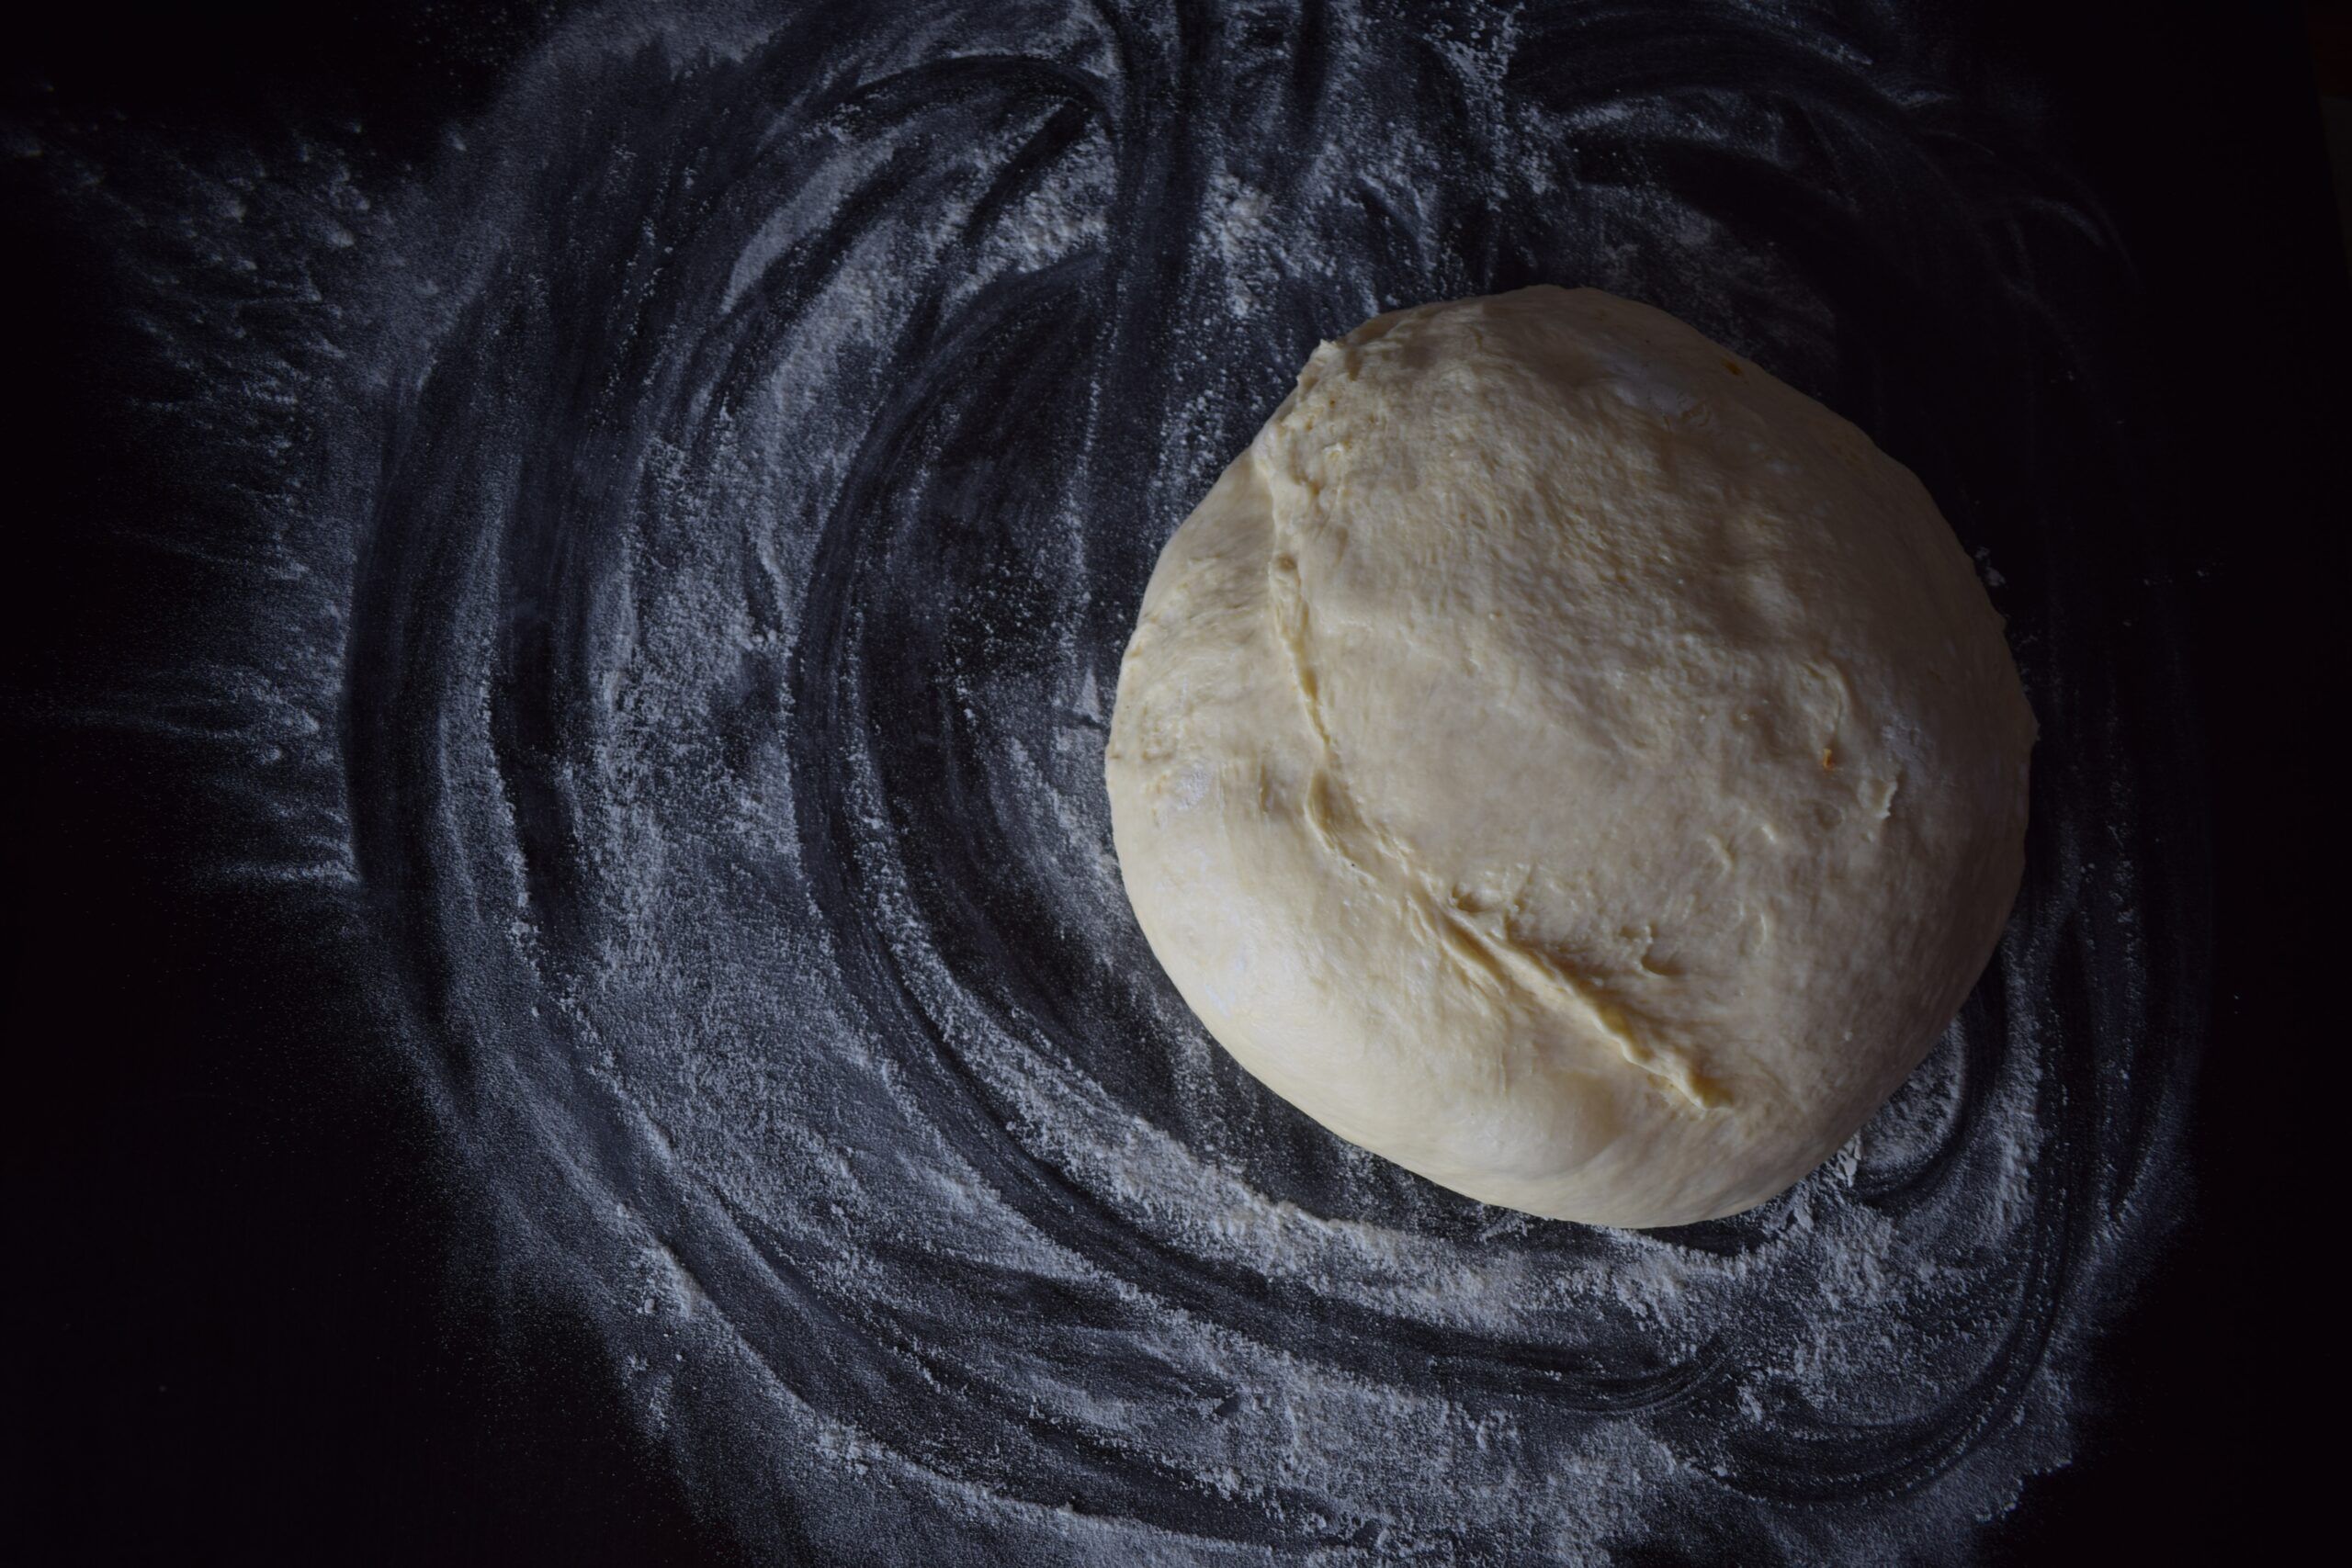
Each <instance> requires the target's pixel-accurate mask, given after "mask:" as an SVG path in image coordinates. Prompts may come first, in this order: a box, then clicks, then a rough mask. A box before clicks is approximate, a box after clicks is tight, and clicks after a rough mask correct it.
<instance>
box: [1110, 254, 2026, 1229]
mask: <svg viewBox="0 0 2352 1568" xmlns="http://www.w3.org/2000/svg"><path fill="white" fill-rule="evenodd" d="M2033 735H2034V725H2033V717H2032V715H2031V713H2030V710H2029V709H2028V707H2027V706H2026V702H2025V698H2024V695H2023V694H2022V692H2021V691H2020V690H2019V687H2018V676H2017V671H2016V669H2015V667H2014V666H2013V665H2012V664H2011V662H2010V660H2009V654H2008V649H2007V646H2006V645H2005V644H2004V642H2003V640H2002V635H2001V622H2000V618H1999V616H1997V615H1996V614H1995V613H1994V611H1993V608H1992V606H1991V604H1989V603H1988V602H1987V601H1986V599H1985V593H1984V591H1983V590H1982V589H1981V588H1980V587H1979V586H1978V585H1977V581H1976V577H1975V574H1974V573H1973V571H1972V570H1971V569H1970V565H1969V561H1968V558H1967V557H1966V556H1964V555H1963V554H1962V551H1961V548H1960V546H1959V544H1958V542H1957V541H1956V540H1955V539H1954V538H1953V537H1952V534H1951V529H1950V527H1948V526H1947V525H1946V524H1945V523H1944V521H1943V518H1942V517H1941V515H1940V514H1939V513H1938V512H1937V511H1936V507H1935V503H1934V502H1932V501H1931V500H1929V499H1928V493H1927V491H1926V490H1925V489H1924V488H1922V487H1921V485H1920V484H1919V481H1918V480H1917V479H1916V478H1914V477H1913V476H1912V474H1911V473H1910V471H1909V470H1908V469H1906V468H1904V467H1903V466H1902V465H1900V464H1898V463H1896V462H1895V461H1894V459H1892V458H1890V457H1887V456H1886V455H1885V454H1883V453H1882V452H1880V451H1879V450H1878V448H1877V447H1875V446H1872V445H1871V442H1870V440H1869V438H1868V437H1866V436H1865V435H1863V434H1862V433H1861V432H1860V431H1859V430H1857V429H1856V428H1855V427H1854V426H1853V425H1851V424H1849V423H1847V422H1846V421H1844V420H1843V419H1840V418H1838V416H1837V415H1836V414H1833V413H1831V412H1829V411H1828V410H1826V409H1825V408H1823V407H1822V406H1821V405H1819V404H1818V403H1815V402H1814V401H1813V400H1811V399H1809V398H1807V397H1805V396H1804V394H1802V393H1800V392H1797V391H1795V390H1794V389H1791V388H1789V387H1787V386H1784V385H1782V384H1781V382H1779V381H1776V380H1774V379H1773V378H1771V377H1770V376H1768V375H1766V374H1765V373H1764V372H1763V371H1761V370H1759V369H1758V368H1757V367H1756V366H1755V365H1753V364H1751V363H1749V362H1747V361H1746V360H1743V359H1741V358H1739V357H1738V356H1737V355H1733V354H1731V353H1729V352H1728V351H1726V350H1724V349H1723V348H1720V347H1718V346H1717V345H1715V344H1713V343H1710V342H1709V341H1707V340H1706V339H1705V338H1703V337H1702V336H1701V335H1700V334H1699V333H1696V332H1694V331H1692V330H1691V328H1689V327H1687V326H1685V325H1683V324H1682V323H1681V322H1679V321H1676V320H1674V319H1673V318H1672V317H1670V316H1668V315H1665V314H1663V313H1662V312H1660V311H1657V310H1651V309H1649V308H1648V307H1646V306H1643V305H1636V304H1633V303H1631V302H1629V301H1626V300H1623V299H1615V298H1613V297H1611V296H1610V295H1607V294H1603V293H1600V292H1599V291H1597V290H1594V289H1589V288H1581V289H1575V290H1567V289H1560V288H1528V289H1521V290H1520V291H1519V292H1516V293H1512V294H1502V295H1497V296H1494V297H1492V298H1488V299H1466V300H1459V301H1455V302H1453V303H1449V304H1439V305H1425V306H1422V307H1419V309H1415V310H1400V311H1396V312H1393V313H1391V314H1388V315H1385V316H1380V317H1377V318H1375V319H1374V320H1373V321H1368V322H1366V323H1365V324H1364V325H1363V326H1362V327H1359V328H1357V329H1356V330H1355V331H1354V332H1352V333H1349V334H1348V335H1347V336H1346V337H1345V338H1342V339H1341V340H1340V341H1339V342H1337V343H1327V344H1323V345H1322V346H1321V347H1319V348H1318V349H1317V350H1316V352H1315V355H1314V357H1313V358H1312V359H1310V360H1309V361H1308V362H1307V365H1306V369H1304V370H1303V371H1301V372H1300V373H1299V378H1298V385H1297V388H1296V389H1295V390H1294V391H1293V392H1292V393H1291V395H1290V397H1289V398H1288V399H1287V400H1284V402H1283V405H1282V407H1281V408H1279V409H1277V410H1276V411H1275V412H1274V415H1273V417H1272V419H1270V420H1268V421H1267V423H1266V425H1265V428H1264V429H1263V430H1261V432H1259V434H1258V436H1257V439H1256V440H1255V441H1253V442H1252V443H1251V444H1250V449H1249V451H1248V452H1246V453H1245V454H1243V456H1242V457H1240V458H1239V459H1238V460H1237V461H1236V462H1235V463H1234V464H1233V465H1232V467H1230V468H1227V469H1226V471H1225V473H1224V476H1223V477H1222V478H1220V479H1218V480H1217V482H1216V488H1215V489H1213V490H1212V491H1210V492H1209V494H1208V496H1207V498H1206V499H1205V500H1204V501H1203V502H1201V504H1200V507H1199V509H1198V510H1196V511H1195V512H1194V513H1193V515H1192V516H1191V517H1190V518H1189V519H1188V520H1187V521H1186V522H1185V524H1184V525H1183V526H1182V528H1180V529H1178V530H1177V532H1176V535H1175V536H1174V537H1173V538H1171V539H1170V541H1169V543H1168V547H1167V549H1166V551H1165V552H1164V553H1163V554H1162V555H1161V557H1160V558H1159V568H1158V570H1155V571H1154V572H1153V573H1152V578H1151V583H1150V586H1149V588H1148V590H1147V591H1146V592H1145V594H1144V601H1143V610H1142V614H1141V616H1140V618H1139V620H1138V622H1137V624H1136V632H1135V637H1134V639H1133V641H1132V642H1131V643H1130V644H1129V645H1128V648H1127V652H1126V659H1125V663H1124V664H1123V665H1122V667H1121V670H1120V675H1119V694H1118V706H1117V711H1116V714H1115V716H1114V718H1113V721H1112V726H1111V740H1110V749H1109V758H1108V775H1109V784H1110V794H1111V810H1112V822H1113V826H1114V834H1115V838H1116V842H1117V846H1118V852H1119V863H1120V866H1121V870H1122V872H1123V874H1124V875H1125V881H1126V886H1127V894H1128V897H1129V898H1130V899H1131V901H1132V902H1133V904H1134V906H1135V911H1136V919H1137V920H1138V921H1140V922H1141V924H1142V927H1143V931H1144V934H1145V935H1146V936H1147V937H1148V939H1149V940H1150V942H1151V946H1152V951H1153V952H1154V953H1157V954H1158V955H1159V961H1160V963H1161V964H1164V965H1165V966H1166V968H1167V971H1168V973H1169V975H1170V977H1171V978H1172V979H1173V980H1174V981H1175V983H1176V987H1177V988H1178V989H1179V990H1180V991H1182V993H1183V996H1184V999H1185V1000H1186V1001H1187V1002H1189V1003H1190V1004H1191V1005H1192V1008H1193V1010H1194V1011H1195V1012H1196V1013H1198V1014H1199V1015H1200V1017H1201V1019H1202V1020H1203V1021H1204V1022H1205V1023H1206V1024H1207V1025H1208V1027H1209V1029H1210V1031H1211V1032H1214V1033H1215V1034H1216V1038H1217V1040H1218V1041H1219V1042H1220V1043H1223V1044H1224V1046H1225V1047H1226V1049H1227V1050H1228V1051H1230V1052H1231V1053H1232V1054H1233V1055H1234V1056H1235V1057H1236V1058H1237V1059H1238V1061H1239V1062H1240V1063H1241V1065H1242V1066H1245V1067H1247V1068H1248V1069H1249V1070H1250V1072H1251V1073H1253V1074H1254V1075H1256V1076H1257V1077H1259V1078H1260V1079H1261V1080H1262V1081H1263V1082H1264V1083H1265V1084H1266V1085H1267V1086H1268V1087H1269V1088H1271V1089H1273V1090H1274V1092H1275V1093H1277V1094H1279V1095H1281V1096H1282V1097H1283V1099H1285V1100H1289V1101H1290V1102H1291V1103H1292V1104H1294V1105H1295V1106H1297V1107H1299V1108H1300V1109H1301V1110H1303V1111H1306V1113H1307V1114H1308V1115H1310V1116H1313V1117H1314V1118H1315V1119H1316V1120H1317V1121H1318V1122H1322V1123H1323V1124H1324V1125H1325V1126H1326V1127H1329V1129H1330V1130H1331V1131H1332V1132H1334V1133H1337V1134H1340V1136H1341V1137H1343V1138H1346V1139H1349V1140H1350V1141H1351V1142H1354V1143H1357V1144H1361V1145H1363V1146H1364V1147H1365V1148H1367V1149H1371V1150H1373V1151H1374V1152H1375V1153H1377V1154H1381V1155H1385V1156H1387V1157H1388V1158H1390V1159H1392V1160H1395V1161H1396V1162H1397V1164H1399V1165H1402V1166H1404V1167H1406V1168H1408V1169H1411V1170H1415V1171H1419V1173H1420V1174H1421V1175H1423V1176H1426V1177H1428V1178H1429V1179H1430V1180H1432V1181H1436V1182H1439V1183H1442V1185H1444V1186H1447V1187H1450V1188H1453V1189H1454V1190H1457V1191H1460V1192H1464V1193H1467V1194H1469V1195H1470V1196H1471V1197H1473V1198H1477V1199H1481V1200H1484V1201H1487V1202H1490V1203H1499V1204H1504V1205H1508V1206H1509V1207H1511V1208H1514V1209H1523V1210H1527V1211H1529V1212H1531V1213H1538V1214H1547V1215H1553V1216H1556V1217H1561V1218H1566V1219H1576V1220H1585V1221H1590V1222H1595V1223H1600V1224H1618V1225H1666V1224H1681V1223H1684V1222H1688V1221H1693V1220H1701V1219H1706V1218H1710V1217H1713V1216H1716V1215H1722V1214H1729V1213H1736V1212H1737V1211H1738V1210H1741V1209H1745V1208H1748V1207H1750V1206H1752V1205H1754V1204H1757V1203H1759V1202H1762V1201H1764V1200H1766V1199H1768V1198H1770V1197H1771V1196H1773V1195H1774V1194H1775V1193H1777V1192H1780V1191H1781V1190H1783V1189H1784V1188H1786V1187H1788V1186H1789V1185H1790V1184H1791V1183H1792V1182H1794V1181H1795V1180H1796V1179H1798V1178H1799V1177H1801V1176H1803V1175H1804V1173H1805V1172H1806V1171H1808V1170H1810V1169H1811V1168H1813V1167H1814V1166H1815V1164H1817V1163H1819V1162H1820V1161H1821V1160H1822V1159H1823V1158H1825V1157H1826V1156H1827V1155H1829V1154H1830V1153H1831V1152H1832V1151H1833V1150H1835V1149H1836V1148H1837V1147H1838V1145H1840V1144H1841V1143H1843V1142H1844V1141H1845V1140H1846V1139H1847V1138H1848V1137H1849V1136H1850V1135H1851V1134H1853V1132H1854V1131H1855V1130H1856V1129H1857V1128H1858V1127H1860V1125H1861V1123H1862V1122H1863V1121H1864V1120H1865V1119H1866V1118H1867V1117H1868V1116H1869V1115H1870V1113H1871V1111H1873V1110H1874V1109H1875V1108H1876V1107H1877V1106H1878V1105H1879V1104H1880V1103H1881V1102H1882V1101H1883V1100H1885V1099H1886V1097H1887V1096H1888V1095H1889V1094H1891V1093H1892V1092H1894V1088H1895V1086H1896V1085H1897V1084H1899V1083H1900V1082H1901V1081H1902V1080H1903V1078H1904V1077H1905V1075H1906V1074H1907V1073H1909V1072H1910V1070H1911V1069H1912V1068H1913V1067H1914V1066H1917V1063H1918V1061H1919V1059H1920V1058H1921V1056H1923V1055H1925V1054H1926V1052H1927V1049H1928V1045H1929V1044H1930V1043H1932V1042H1933V1041H1934V1039H1935V1037H1936V1035H1937V1033H1938V1032H1939V1031H1940V1030H1941V1029H1942V1028H1943V1026H1944V1025H1945V1023H1946V1022H1947V1021H1949V1020H1950V1019H1951V1015H1952V1012H1953V1011H1954V1010H1955V1009H1956V1008H1957V1007H1958V1006H1959V1004H1960V1002H1961V1000H1962V998H1963V997H1964V996H1965V995H1966V993H1967V991H1968V988H1969V987H1970V985H1971V984H1972V983H1973V981H1974V979H1975V977H1976V975H1977V973H1978V971H1979V970H1981V969H1982V968H1983V967H1984V964H1985V959H1986V957H1987V955H1988V954H1989V953H1991V952H1992V950H1993V946H1994V943H1995V942H1996V939H1997V938H1998V937H1999V934H2000V931H2001V927H2002V924H2003V921H2004V920H2005V919H2006V918H2007V911H2008V908H2009V904H2010V900H2011V899H2012V897H2014V896H2015V894H2016V891H2017V886H2018V877H2019V875H2020V874H2021V871H2022V867H2023V840H2024V833H2025V815H2026V761H2027V756H2028V753H2029V751H2030V749H2031V747H2032V742H2033Z"/></svg>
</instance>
